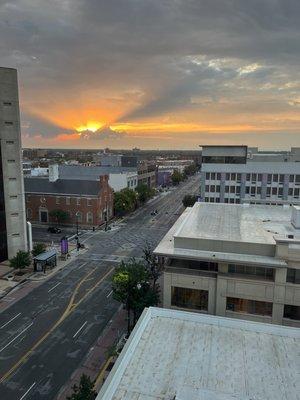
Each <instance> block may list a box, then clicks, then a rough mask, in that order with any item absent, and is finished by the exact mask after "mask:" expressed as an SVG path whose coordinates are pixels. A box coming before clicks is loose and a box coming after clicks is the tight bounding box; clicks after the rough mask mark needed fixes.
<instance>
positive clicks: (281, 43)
mask: <svg viewBox="0 0 300 400" xmlns="http://www.w3.org/2000/svg"><path fill="white" fill-rule="evenodd" d="M0 15H1V18H0V38H1V44H0V63H1V65H3V66H10V67H17V68H18V69H19V74H20V83H21V88H20V89H21V104H22V108H23V109H24V110H25V111H28V110H30V109H32V108H34V109H39V108H41V107H47V102H48V103H50V102H51V103H55V101H57V102H65V103H66V104H68V103H70V104H71V103H72V101H74V98H76V101H77V103H79V104H82V107H85V104H86V102H87V100H90V97H89V96H90V94H87V92H88V91H89V90H91V88H92V89H93V90H94V92H95V94H94V95H95V101H96V100H98V99H101V98H107V97H114V96H115V97H118V98H119V99H121V102H122V101H123V103H124V105H126V102H127V99H128V97H127V94H128V93H129V92H132V93H135V95H132V102H133V103H134V105H133V106H132V108H131V111H129V112H126V113H125V112H124V115H123V117H122V118H121V120H122V121H131V120H137V119H143V118H153V117H156V116H159V117H161V116H162V115H165V114H172V115H174V113H176V112H177V111H178V110H179V109H187V110H188V109H199V113H201V110H202V107H203V104H204V103H206V102H207V99H209V101H211V102H212V103H218V102H219V101H221V100H222V101H223V100H224V98H226V99H227V100H228V102H231V101H232V100H233V99H234V100H238V102H239V103H242V102H243V103H244V108H245V109H247V103H248V102H250V104H251V107H252V104H253V100H254V99H255V101H256V102H257V108H258V110H259V109H261V108H262V107H261V105H262V104H264V103H265V102H266V101H268V103H269V104H272V102H274V104H275V103H276V102H278V104H280V105H282V104H285V105H290V106H291V107H292V106H293V104H294V105H297V104H298V102H299V97H300V95H299V86H298V87H297V85H296V83H297V81H300V72H299V71H300V69H299V64H300V28H299V27H300V1H299V0H251V1H246V0H245V1H241V0H221V1H220V0H142V1H141V0H109V1H108V0H51V1H48V2H45V1H43V0H6V1H5V0H4V1H2V2H1V3H0ZM255 65H257V67H255ZM266 83H269V85H266ZM289 84H290V85H289ZM195 98H197V101H194V100H193V99H195ZM120 107H121V106H120ZM275 108H276V106H275ZM124 109H127V108H126V107H125V106H124ZM232 112H234V110H232ZM83 122H84V121H83ZM30 126H31V128H32V129H33V131H35V132H36V131H39V132H40V134H42V135H45V136H51V135H52V136H53V135H55V133H54V132H55V130H56V127H55V126H49V124H46V123H44V121H42V120H40V121H37V120H35V121H33V120H32V123H31V125H30ZM67 133H68V132H67ZM109 134H110V135H112V136H113V133H112V132H110V133H109V132H108V133H107V135H108V136H109ZM88 135H90V133H88ZM101 135H102V136H101ZM103 135H104V132H102V133H101V134H99V136H101V137H103ZM111 138H112V137H111Z"/></svg>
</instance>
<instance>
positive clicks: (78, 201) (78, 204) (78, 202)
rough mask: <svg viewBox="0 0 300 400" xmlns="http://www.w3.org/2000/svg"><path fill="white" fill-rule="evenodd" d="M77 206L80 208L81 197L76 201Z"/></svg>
mask: <svg viewBox="0 0 300 400" xmlns="http://www.w3.org/2000/svg"><path fill="white" fill-rule="evenodd" d="M76 205H77V206H80V197H77V199H76Z"/></svg>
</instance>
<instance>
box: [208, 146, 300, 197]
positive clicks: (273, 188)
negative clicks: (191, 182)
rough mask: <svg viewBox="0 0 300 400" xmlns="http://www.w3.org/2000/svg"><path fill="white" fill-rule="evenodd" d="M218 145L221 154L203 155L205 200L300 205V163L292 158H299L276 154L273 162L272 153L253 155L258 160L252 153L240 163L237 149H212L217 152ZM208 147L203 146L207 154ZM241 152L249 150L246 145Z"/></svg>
mask: <svg viewBox="0 0 300 400" xmlns="http://www.w3.org/2000/svg"><path fill="white" fill-rule="evenodd" d="M218 148H219V151H220V153H221V154H222V155H223V156H222V157H216V156H215V157H213V156H204V157H203V163H202V168H201V188H200V192H201V198H202V200H203V201H205V202H210V203H231V204H233V203H234V204H239V203H251V204H300V163H298V162H296V161H293V160H294V159H295V160H297V158H294V159H293V158H292V157H290V158H288V159H287V160H286V161H283V160H282V157H279V156H278V155H274V157H273V161H269V160H271V159H272V154H267V155H264V154H254V155H255V156H257V158H256V159H253V156H251V157H252V159H246V158H244V162H241V161H242V159H241V158H237V157H236V152H237V148H235V147H234V148H232V147H230V146H228V147H227V146H219V147H216V148H213V149H214V152H215V153H216V151H217V149H218ZM232 149H234V152H233V151H232ZM208 150H210V147H209V148H208ZM208 150H206V149H205V147H204V149H203V152H204V154H206V153H207V152H208ZM241 151H244V152H245V151H246V150H245V146H241ZM246 152H247V151H246ZM208 153H209V154H210V152H208ZM226 153H227V156H224V154H226ZM248 153H249V152H248ZM291 154H293V155H295V157H296V155H297V152H296V151H295V150H293V153H291ZM233 161H237V162H233Z"/></svg>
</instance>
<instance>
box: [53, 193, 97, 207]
mask: <svg viewBox="0 0 300 400" xmlns="http://www.w3.org/2000/svg"><path fill="white" fill-rule="evenodd" d="M63 199H65V203H66V205H67V206H69V205H70V204H71V197H65V198H64V197H62V196H57V197H56V204H61V201H62V200H63ZM84 200H86V204H87V206H88V207H90V206H91V205H92V200H91V199H84ZM81 201H82V199H81V198H80V197H77V198H76V205H77V206H80V204H81Z"/></svg>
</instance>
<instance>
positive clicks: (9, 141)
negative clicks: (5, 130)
mask: <svg viewBox="0 0 300 400" xmlns="http://www.w3.org/2000/svg"><path fill="white" fill-rule="evenodd" d="M6 144H15V142H14V141H13V140H7V141H6Z"/></svg>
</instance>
